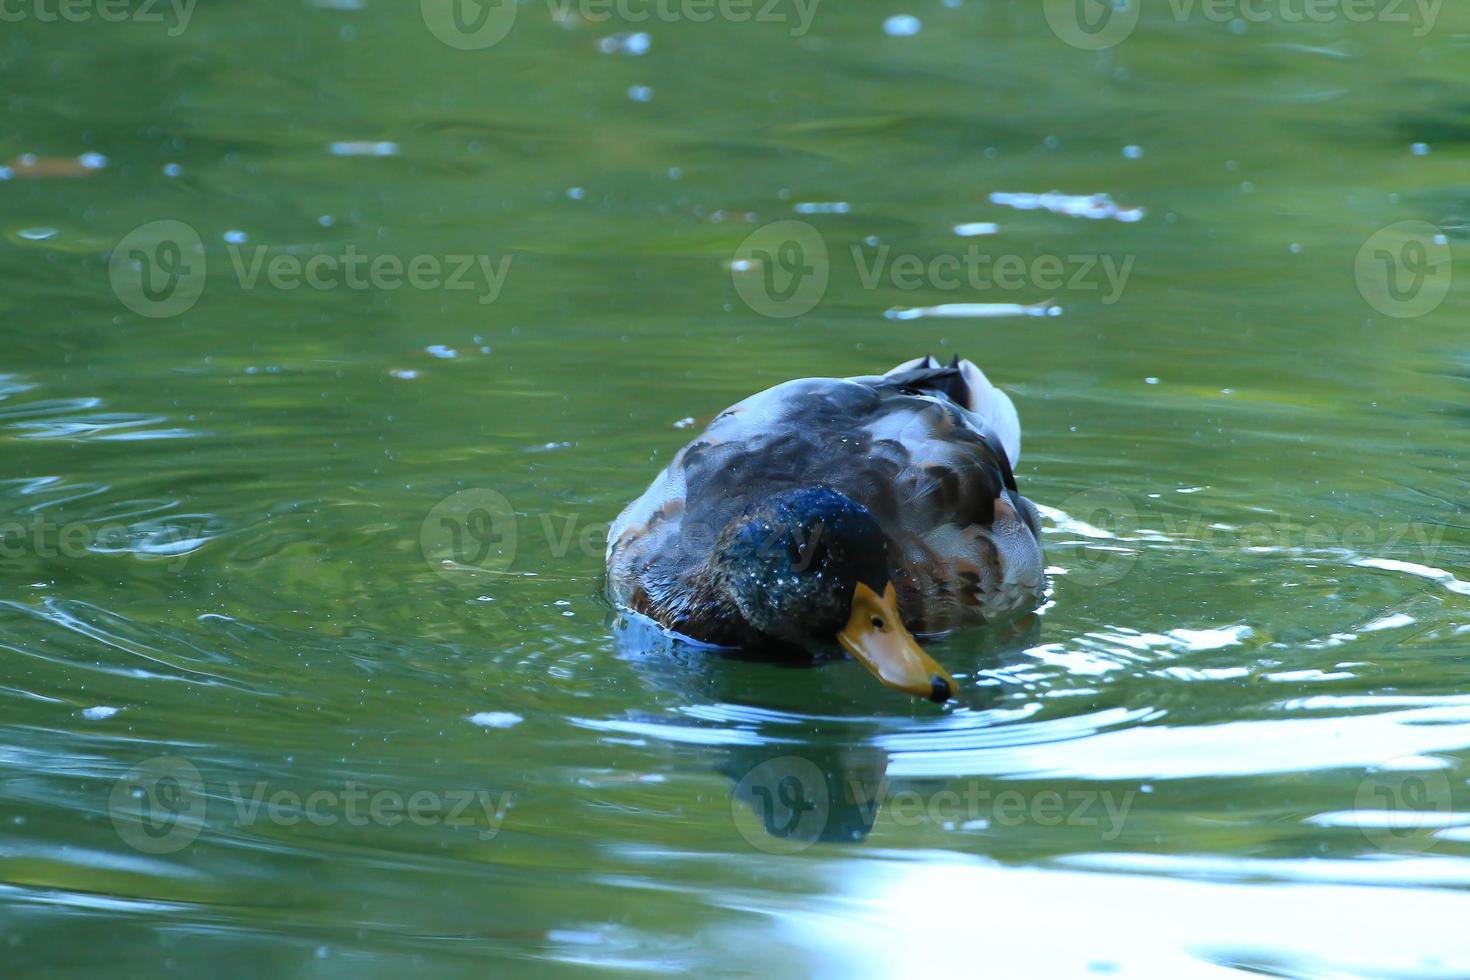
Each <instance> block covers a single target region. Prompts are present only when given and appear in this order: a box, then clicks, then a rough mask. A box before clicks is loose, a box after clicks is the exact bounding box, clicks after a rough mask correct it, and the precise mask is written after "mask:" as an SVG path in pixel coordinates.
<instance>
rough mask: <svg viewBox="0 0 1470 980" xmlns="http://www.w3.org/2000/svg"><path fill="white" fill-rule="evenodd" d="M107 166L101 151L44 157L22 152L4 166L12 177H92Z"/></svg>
mask: <svg viewBox="0 0 1470 980" xmlns="http://www.w3.org/2000/svg"><path fill="white" fill-rule="evenodd" d="M106 166H107V157H105V156H103V155H102V154H100V153H83V154H81V155H80V156H75V157H43V156H37V155H36V154H34V153H22V154H21V155H20V156H18V157H16V158H15V159H14V160H12V161H10V165H9V166H8V167H6V168H4V169H5V170H6V171H7V173H6V177H5V179H7V180H8V179H10V177H32V178H39V179H44V178H47V177H92V176H95V175H96V174H97V173H98V172H100V171H101V170H102V169H103V168H104V167H106Z"/></svg>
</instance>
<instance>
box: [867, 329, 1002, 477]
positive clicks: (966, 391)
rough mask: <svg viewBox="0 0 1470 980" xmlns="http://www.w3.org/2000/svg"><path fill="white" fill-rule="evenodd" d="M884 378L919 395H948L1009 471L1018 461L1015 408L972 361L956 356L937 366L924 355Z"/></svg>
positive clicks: (932, 358) (933, 360)
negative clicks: (979, 425) (984, 431)
mask: <svg viewBox="0 0 1470 980" xmlns="http://www.w3.org/2000/svg"><path fill="white" fill-rule="evenodd" d="M884 377H885V378H890V379H892V380H894V381H896V382H898V383H900V384H904V385H909V386H911V387H914V388H917V389H919V390H920V391H933V392H938V393H942V394H945V395H948V396H949V397H950V398H951V399H953V400H954V401H955V402H956V403H957V404H960V405H963V406H965V407H966V408H968V409H969V410H970V411H972V412H974V413H975V414H976V415H978V416H980V420H981V421H982V422H983V423H984V424H985V427H986V428H988V429H989V430H990V431H991V432H992V433H993V434H994V435H995V438H996V439H997V440H998V441H999V442H1000V444H1001V448H1003V449H1004V450H1005V451H1006V457H1007V458H1008V459H1009V460H1010V463H1011V466H1012V468H1014V467H1015V466H1016V464H1017V463H1019V462H1020V461H1021V419H1020V416H1018V415H1017V414H1016V406H1015V405H1013V404H1011V399H1010V396H1009V395H1007V394H1006V393H1005V392H1003V391H1001V390H1000V389H999V388H997V387H996V386H995V385H993V384H991V383H990V379H989V378H987V377H986V376H985V372H984V371H981V370H980V369H979V368H978V367H976V366H975V362H974V361H966V360H961V359H960V356H959V355H958V354H956V355H955V357H954V359H953V360H951V361H950V362H949V363H948V364H941V363H940V362H939V361H938V360H936V359H935V358H934V357H932V356H930V355H928V354H926V355H924V356H923V357H916V358H914V359H913V360H912V361H904V362H903V363H902V364H900V365H898V366H897V367H895V368H893V369H892V370H891V371H889V372H888V373H887V374H885V375H884Z"/></svg>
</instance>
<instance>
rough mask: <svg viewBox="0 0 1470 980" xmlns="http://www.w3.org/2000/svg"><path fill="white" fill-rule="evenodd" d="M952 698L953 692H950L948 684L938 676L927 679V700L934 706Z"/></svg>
mask: <svg viewBox="0 0 1470 980" xmlns="http://www.w3.org/2000/svg"><path fill="white" fill-rule="evenodd" d="M952 697H954V691H952V690H950V687H949V682H948V681H946V680H945V679H944V678H943V677H940V676H939V675H938V674H935V675H934V676H933V677H931V678H929V700H930V701H933V702H934V703H935V704H943V703H944V702H946V701H948V700H949V699H950V698H952Z"/></svg>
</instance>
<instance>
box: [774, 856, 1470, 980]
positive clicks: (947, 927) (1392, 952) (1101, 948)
mask: <svg viewBox="0 0 1470 980" xmlns="http://www.w3.org/2000/svg"><path fill="white" fill-rule="evenodd" d="M1187 862H1188V859H1178V860H1176V862H1175V864H1176V865H1183V867H1176V868H1175V870H1180V871H1187ZM1226 863H1228V862H1226ZM1256 863H1257V864H1266V865H1269V864H1271V863H1272V862H1256ZM1399 863H1414V862H1413V861H1412V860H1410V861H1407V862H1397V861H1386V862H1382V864H1384V865H1390V864H1393V865H1397V864H1399ZM1458 863H1464V862H1458ZM1261 871H1262V869H1261V868H1259V867H1258V868H1255V869H1254V873H1257V874H1259V873H1261ZM832 873H833V875H834V880H833V882H832V890H831V894H832V896H833V897H831V898H826V899H818V900H815V901H813V902H809V903H806V904H803V905H802V906H801V907H800V908H799V909H794V910H789V911H786V912H785V913H784V914H783V917H782V928H783V929H784V931H785V933H786V935H785V937H784V938H786V939H787V941H788V942H790V943H791V944H792V945H794V946H798V947H804V948H810V949H811V950H812V953H813V959H819V960H820V961H821V962H822V964H823V969H822V970H821V971H820V973H819V974H818V975H819V976H834V977H836V976H841V977H844V978H845V980H852V978H854V977H869V976H873V977H894V976H915V975H922V976H977V975H984V976H996V977H1075V976H1088V975H1092V976H1119V977H1176V978H1177V977H1216V976H1222V977H1223V976H1239V975H1240V971H1241V970H1242V969H1245V970H1248V971H1249V972H1265V973H1268V974H1270V975H1275V976H1286V975H1290V976H1308V975H1310V976H1339V975H1341V976H1348V975H1352V976H1363V975H1372V976H1379V975H1383V976H1387V975H1393V976H1405V975H1412V976H1416V977H1451V976H1464V975H1465V974H1466V973H1467V971H1470V946H1467V945H1466V944H1465V943H1464V941H1463V926H1462V923H1463V920H1464V916H1465V914H1466V912H1467V911H1470V899H1467V898H1466V897H1465V896H1463V895H1461V894H1457V893H1454V892H1450V891H1440V890H1435V889H1399V890H1395V891H1393V892H1388V891H1385V890H1384V889H1383V888H1380V887H1369V886H1364V885H1353V884H1347V885H1344V884H1335V883H1324V884H1318V883H1296V882H1286V883H1275V884H1262V883H1260V882H1254V883H1226V882H1219V881H1201V880H1183V879H1179V878H1167V877H1156V876H1146V875H1131V874H1096V873H1087V872H1078V871H1071V870H1055V869H1053V870H1043V869H1035V868H1007V867H1003V866H1000V865H995V864H991V863H988V862H984V861H980V860H978V859H972V858H964V857H956V856H954V855H944V856H943V857H942V858H940V857H937V856H934V855H925V856H923V857H921V858H919V859H917V860H894V861H873V860H866V861H863V860H850V861H844V862H842V863H841V864H840V865H838V866H836V867H834V868H833V869H832ZM1463 873H1464V871H1463V869H1462V874H1463ZM1390 921H1391V928H1387V927H1386V926H1387V925H1388V924H1389V922H1390Z"/></svg>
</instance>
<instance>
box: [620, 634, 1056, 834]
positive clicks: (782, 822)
mask: <svg viewBox="0 0 1470 980" xmlns="http://www.w3.org/2000/svg"><path fill="white" fill-rule="evenodd" d="M613 632H614V636H615V638H616V641H617V647H618V652H619V654H620V655H621V656H623V657H624V658H625V659H629V660H632V661H635V662H636V663H637V664H638V666H639V676H640V678H642V679H643V680H644V682H645V683H647V684H649V685H650V686H651V687H652V688H654V689H655V690H656V691H657V692H659V693H664V694H669V693H673V694H676V695H677V696H678V698H679V701H680V702H681V703H682V704H684V705H689V706H693V707H692V711H693V712H694V713H697V714H699V715H700V716H702V717H704V718H708V719H713V720H722V721H726V722H728V723H729V726H730V728H729V729H726V730H725V732H724V736H725V737H719V738H712V739H711V742H719V743H721V744H718V745H713V746H712V748H713V749H714V751H716V752H717V754H718V758H717V762H716V764H715V768H716V770H717V771H719V772H721V773H723V774H724V775H725V776H727V777H729V779H730V782H731V812H732V815H733V816H734V819H735V824H736V827H737V828H738V829H739V831H740V833H741V834H742V836H744V837H745V838H746V840H747V841H749V842H750V843H751V844H752V845H753V846H755V847H757V848H759V849H761V850H764V851H771V852H791V851H797V850H801V849H803V848H805V847H808V846H810V845H811V844H814V843H817V842H819V841H823V842H846V843H851V842H855V841H861V840H863V839H864V838H866V837H867V835H868V834H869V833H870V832H871V831H872V829H873V824H874V822H875V821H876V820H877V818H878V816H879V813H880V812H881V810H882V807H883V803H884V801H885V800H886V799H887V798H888V796H889V792H890V789H891V787H890V786H889V784H888V776H887V772H888V753H887V752H886V751H885V750H884V749H882V748H880V747H879V746H877V745H874V744H872V737H873V734H874V729H875V728H877V727H879V726H884V727H891V725H892V724H893V723H894V722H895V720H896V719H901V718H903V717H904V713H906V712H912V711H919V712H923V713H924V714H925V715H926V716H927V715H931V714H932V715H934V722H935V724H936V725H937V726H939V727H952V726H953V724H954V722H955V719H956V716H955V715H949V716H943V715H939V714H938V713H937V712H936V711H935V709H933V708H931V707H930V706H928V705H919V706H916V705H915V704H910V703H904V702H901V701H895V698H894V694H893V692H891V691H887V690H885V689H883V688H879V687H876V686H875V685H873V683H872V680H871V678H870V677H869V676H868V675H867V673H866V672H864V671H862V670H860V669H853V670H845V669H843V668H844V665H841V664H831V665H827V666H824V667H822V668H819V669H815V670H813V669H803V668H795V667H793V668H787V669H781V668H780V667H777V666H776V665H762V666H761V667H760V668H755V667H753V666H752V665H749V664H742V663H740V662H739V660H740V659H748V658H744V657H739V658H737V657H732V656H729V655H727V654H724V653H722V652H719V651H715V650H711V649H706V648H701V647H700V646H698V645H695V644H690V643H686V642H684V641H682V640H681V639H679V638H677V637H674V636H670V635H669V634H668V633H666V632H664V631H663V630H661V629H660V628H658V627H657V626H656V625H655V624H653V623H651V622H650V621H649V620H647V619H644V618H643V617H641V616H637V615H629V614H620V615H619V616H617V617H616V619H615V620H614V621H613ZM1039 632H1040V626H1039V621H1038V620H1037V618H1036V617H1034V616H1032V617H1028V618H1027V620H1024V621H1021V622H1018V623H1017V624H1015V625H1014V626H1013V627H1011V628H1007V629H1004V630H1002V631H997V632H996V633H994V634H992V635H990V636H988V637H985V638H984V639H983V640H982V644H983V646H982V648H981V649H978V650H973V651H972V652H971V654H970V656H971V657H973V658H974V659H976V660H977V661H979V662H983V663H986V664H987V665H989V666H992V667H995V666H1003V665H1005V664H1007V663H1010V662H1014V661H1015V660H1016V659H1017V658H1018V657H1019V656H1020V654H1021V652H1022V651H1023V650H1025V649H1026V647H1028V646H1030V645H1032V644H1034V643H1035V642H1036V640H1037V638H1038V636H1039ZM850 666H855V665H850ZM997 693H998V689H996V688H994V687H976V686H971V687H970V688H969V689H968V690H967V692H966V693H965V695H964V705H965V709H964V710H967V711H968V712H974V711H975V710H977V709H983V708H984V707H986V706H988V704H989V703H990V702H992V701H993V700H994V698H995V697H996V695H997ZM922 720H923V719H920V722H921V723H922ZM735 731H738V732H739V733H740V736H741V737H736V738H732V737H729V735H731V734H733V733H734V732H735Z"/></svg>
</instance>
